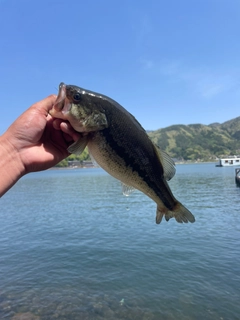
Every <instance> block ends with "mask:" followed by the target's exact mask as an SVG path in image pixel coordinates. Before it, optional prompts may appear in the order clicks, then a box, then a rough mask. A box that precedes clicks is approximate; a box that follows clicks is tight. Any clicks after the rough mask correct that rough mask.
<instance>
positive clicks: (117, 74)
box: [0, 0, 240, 133]
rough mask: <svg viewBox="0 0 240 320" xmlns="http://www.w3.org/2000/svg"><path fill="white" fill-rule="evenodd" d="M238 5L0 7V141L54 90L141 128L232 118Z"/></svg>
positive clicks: (235, 1) (190, 0) (238, 62)
mask: <svg viewBox="0 0 240 320" xmlns="http://www.w3.org/2000/svg"><path fill="white" fill-rule="evenodd" d="M239 16H240V1H239V0H181V1H180V0H168V1H161V0H148V1H141V0H132V1H131V0H121V1H119V0H115V1H113V0H101V1H100V0H89V1H81V0H79V1H77V0H68V1H66V0H64V1H63V0H56V1H54V0H42V1H37V0H35V1H33V0H0V39H1V42H0V88H1V90H0V92H1V117H0V133H3V132H4V130H6V128H7V127H8V126H9V125H10V124H11V122H12V121H13V120H14V119H15V118H16V117H17V116H18V115H19V114H21V113H22V112H23V111H24V110H25V109H27V108H28V107H29V106H30V105H31V104H33V103H34V102H36V101H38V100H40V99H42V98H44V97H45V96H47V95H49V94H51V93H57V89H58V85H59V83H60V82H62V81H63V82H65V83H66V84H74V85H78V86H80V87H83V88H86V89H90V90H93V91H97V92H100V93H103V94H105V95H108V96H109V97H111V98H113V99H115V100H116V101H118V102H119V103H120V104H121V105H123V106H124V107H125V108H126V109H127V110H128V111H130V112H131V113H132V114H133V115H134V116H135V117H136V118H137V119H138V120H139V122H140V123H141V124H142V125H143V127H144V128H145V129H148V130H150V129H152V130H155V129H159V128H163V127H166V126H169V125H172V124H190V123H202V124H210V123H212V122H220V123H221V122H224V121H227V120H230V119H232V118H235V117H238V116H239V115H240V107H239V105H240V41H239V37H240V19H239Z"/></svg>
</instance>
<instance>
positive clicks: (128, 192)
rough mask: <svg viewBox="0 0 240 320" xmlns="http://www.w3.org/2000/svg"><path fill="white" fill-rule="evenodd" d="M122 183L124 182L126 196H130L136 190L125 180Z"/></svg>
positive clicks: (123, 188)
mask: <svg viewBox="0 0 240 320" xmlns="http://www.w3.org/2000/svg"><path fill="white" fill-rule="evenodd" d="M121 183H122V193H123V195H124V196H129V195H130V194H131V193H132V192H133V191H134V190H135V188H133V187H132V186H128V185H127V184H125V183H123V182H121Z"/></svg>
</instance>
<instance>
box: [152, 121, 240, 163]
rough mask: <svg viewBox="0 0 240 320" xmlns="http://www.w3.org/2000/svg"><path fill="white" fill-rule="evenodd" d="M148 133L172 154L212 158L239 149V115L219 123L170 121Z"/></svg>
mask: <svg viewBox="0 0 240 320" xmlns="http://www.w3.org/2000/svg"><path fill="white" fill-rule="evenodd" d="M149 136H150V138H151V139H152V140H153V141H154V142H155V143H156V144H157V145H159V147H160V148H161V149H163V150H165V151H166V152H167V153H169V155H170V156H171V157H173V158H179V159H184V160H197V159H199V160H211V159H215V157H216V156H218V157H219V156H223V155H230V154H231V155H233V154H239V153H240V117H238V118H235V119H232V120H230V121H227V122H224V123H222V124H219V123H212V124H210V125H203V124H190V125H173V126H170V127H166V128H163V129H159V130H156V131H152V132H149Z"/></svg>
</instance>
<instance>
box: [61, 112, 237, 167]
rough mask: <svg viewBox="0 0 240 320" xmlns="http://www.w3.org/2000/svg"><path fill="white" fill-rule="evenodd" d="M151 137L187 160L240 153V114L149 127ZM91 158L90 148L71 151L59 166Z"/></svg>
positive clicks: (172, 154) (174, 156)
mask: <svg viewBox="0 0 240 320" xmlns="http://www.w3.org/2000/svg"><path fill="white" fill-rule="evenodd" d="M148 135H149V137H150V138H151V139H152V140H153V142H155V143H156V144H157V145H158V146H159V147H160V148H161V149H162V150H164V151H166V152H167V153H168V154H169V155H170V156H171V157H172V158H177V159H181V160H182V159H184V160H200V161H209V160H215V158H216V157H220V156H223V155H234V154H240V117H238V118H235V119H232V120H229V121H226V122H224V123H222V124H220V123H212V124H210V125H203V124H190V125H181V124H179V125H173V126H170V127H166V128H163V129H159V130H156V131H148ZM75 159H76V160H79V161H83V160H88V159H90V158H89V155H88V151H87V148H86V149H85V150H84V153H83V154H82V155H81V156H75V155H71V156H69V157H68V158H67V159H66V160H63V161H62V162H60V163H59V165H58V166H67V164H68V162H67V160H75Z"/></svg>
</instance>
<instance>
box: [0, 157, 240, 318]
mask: <svg viewBox="0 0 240 320" xmlns="http://www.w3.org/2000/svg"><path fill="white" fill-rule="evenodd" d="M170 186H171V189H172V191H173V193H174V195H175V196H176V197H177V199H178V200H180V201H181V202H182V203H183V204H184V205H185V206H186V207H188V209H190V210H191V211H192V212H193V213H194V215H195V218H196V222H195V223H194V224H178V223H177V222H176V221H175V219H174V220H173V219H171V220H170V221H169V222H166V221H165V220H163V221H162V223H161V224H160V225H156V224H155V211H156V205H155V203H154V202H153V201H152V200H150V199H149V198H148V197H146V196H145V195H143V194H142V193H140V192H138V191H135V192H134V193H132V194H131V196H130V197H125V196H123V195H122V194H121V186H120V183H119V182H118V181H116V180H115V179H113V178H112V177H110V176H109V175H107V174H106V173H105V172H104V171H103V170H101V169H96V168H94V169H72V170H49V171H45V172H41V173H34V174H30V175H28V176H26V177H24V178H22V179H21V180H20V181H19V182H18V183H17V184H16V185H15V186H14V187H13V188H12V189H11V190H10V191H9V192H8V193H7V194H6V195H5V196H4V197H2V198H1V200H0V206H1V207H0V208H1V209H0V210H1V212H0V319H14V320H17V319H24V320H35V319H41V320H48V319H67V320H72V319H78V320H79V319H83V320H84V319H88V320H92V319H94V320H95V319H97V320H98V319H136V320H147V319H149V320H155V319H156V320H160V319H164V320H165V319H166V320H168V319H169V320H170V319H177V320H179V319H186V320H187V319H199V320H200V319H201V320H202V319H211V320H212V319H240V188H237V187H236V185H235V176H234V168H216V167H215V166H214V164H212V163H211V164H192V165H177V173H176V176H175V177H174V178H173V179H172V181H171V182H170Z"/></svg>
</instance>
